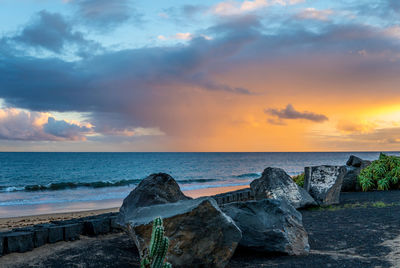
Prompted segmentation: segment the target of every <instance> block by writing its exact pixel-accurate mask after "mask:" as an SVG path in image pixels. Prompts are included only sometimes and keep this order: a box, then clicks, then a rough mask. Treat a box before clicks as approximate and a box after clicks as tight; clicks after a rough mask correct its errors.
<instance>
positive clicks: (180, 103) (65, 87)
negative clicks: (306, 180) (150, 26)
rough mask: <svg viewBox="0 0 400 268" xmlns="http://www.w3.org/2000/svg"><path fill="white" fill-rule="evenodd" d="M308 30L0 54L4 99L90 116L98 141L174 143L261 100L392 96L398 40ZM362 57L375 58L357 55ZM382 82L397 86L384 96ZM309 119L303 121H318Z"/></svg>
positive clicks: (239, 25)
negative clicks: (145, 133) (71, 54)
mask: <svg viewBox="0 0 400 268" xmlns="http://www.w3.org/2000/svg"><path fill="white" fill-rule="evenodd" d="M307 23H309V22H307V21H300V22H296V25H289V26H290V27H287V28H286V27H283V28H279V31H278V30H276V31H271V32H269V31H265V28H264V27H265V23H262V22H261V21H260V18H259V17H257V16H241V17H240V18H239V17H237V18H236V17H235V18H229V19H228V18H225V19H221V20H219V21H218V24H217V25H214V26H213V27H210V28H208V29H204V31H203V32H204V33H206V34H207V35H210V36H213V39H212V40H206V39H205V38H202V37H199V36H195V37H194V38H193V39H192V40H190V41H188V42H185V43H184V44H173V45H169V46H162V47H156V46H155V47H143V48H133V49H121V50H108V51H102V52H101V53H97V54H94V55H91V56H90V57H86V58H82V59H79V60H75V61H65V60H62V59H59V58H36V57H28V56H25V55H24V54H23V51H19V52H18V53H14V54H13V53H10V51H13V50H10V49H8V48H7V47H2V46H1V45H0V58H1V59H2V60H1V62H0V73H1V74H2V75H1V76H0V98H3V99H4V100H5V102H6V103H7V104H8V105H10V106H12V107H18V108H25V109H29V110H32V111H38V112H42V111H59V112H66V111H76V112H87V113H89V116H88V120H89V122H90V123H91V124H92V125H93V126H95V133H106V129H109V130H110V131H114V132H116V133H122V132H123V131H124V130H128V131H129V130H132V129H135V128H139V127H142V128H157V127H158V128H159V129H160V131H161V132H163V133H165V134H166V135H175V136H177V135H180V134H181V133H187V132H189V131H190V129H195V130H196V132H197V133H203V132H202V130H203V129H205V125H206V126H210V125H211V124H212V126H213V127H215V128H217V127H218V126H219V125H220V123H221V122H223V120H226V116H229V114H228V115H227V113H228V112H227V111H224V109H222V108H221V107H223V106H224V105H227V106H229V107H234V106H240V105H241V103H248V102H250V100H253V101H255V102H256V101H257V100H262V98H264V97H263V96H266V95H269V96H274V95H275V94H276V95H278V94H286V96H295V94H299V93H300V92H301V94H302V95H303V94H304V96H307V95H308V96H309V95H312V96H315V95H318V96H319V97H321V98H324V97H326V98H328V97H327V96H326V95H329V96H333V95H335V96H341V94H343V96H348V95H349V94H351V96H357V101H359V100H360V99H363V98H364V99H365V98H369V96H371V95H370V94H375V93H374V92H377V90H376V88H379V89H380V90H379V94H381V96H392V95H393V93H395V90H396V87H394V86H393V85H395V84H396V81H398V80H396V79H398V73H399V70H400V62H396V61H391V60H392V59H393V58H394V57H395V56H396V55H398V54H399V53H400V48H399V46H398V39H395V38H393V37H391V36H389V35H387V34H386V33H385V32H384V29H382V28H379V27H371V26H365V25H357V24H346V25H338V24H330V25H326V24H323V25H322V26H320V28H318V31H315V30H314V29H308V28H307V25H308V24H307ZM363 49H365V51H367V52H368V54H367V55H372V56H367V57H362V56H360V55H359V54H358V53H357V51H361V50H363ZM383 52H384V53H383ZM383 77H384V78H385V79H382V78H383ZM338 78H340V79H338ZM384 81H391V83H393V85H391V86H382V87H380V86H379V85H380V84H379V83H384ZM354 84H357V85H362V87H361V86H360V87H352V86H351V85H354ZM349 85H350V86H351V92H349V90H348V86H349ZM378 86H379V87H378ZM263 94H264V95H263ZM344 94H346V95H344ZM376 94H378V93H376ZM254 96H257V97H256V98H255V97H254ZM292 101H293V100H288V102H292ZM260 103H261V101H260ZM206 104H208V105H210V106H212V107H213V109H214V110H213V109H211V108H208V107H207V108H205V105H206ZM289 108H290V107H289ZM238 109H239V108H238ZM257 109H260V108H259V107H257ZM292 109H293V111H292V112H294V113H295V114H296V113H297V116H299V114H300V115H302V114H303V117H304V113H306V112H298V111H296V110H295V109H294V108H293V107H292ZM205 110H206V111H205ZM285 111H286V112H288V107H286V108H285V109H275V112H277V113H279V112H282V113H284V112H285ZM289 112H290V109H289ZM310 114H311V115H314V117H313V116H311V118H313V119H308V120H314V121H318V120H320V121H324V117H318V116H323V115H318V114H313V113H310V112H308V116H310ZM315 115H316V116H317V117H315ZM306 116H307V113H306ZM271 118H272V119H275V123H282V122H279V120H278V119H279V117H278V116H271ZM303 119H305V118H303ZM281 120H283V121H286V120H287V119H284V118H283V119H281ZM283 123H284V122H283ZM210 128H211V127H210ZM208 130H209V129H208ZM192 132H195V131H194V130H193V131H192ZM210 132H211V131H209V132H208V133H210ZM208 133H207V134H208ZM198 135H200V134H198ZM204 135H206V134H204ZM209 135H211V134H209Z"/></svg>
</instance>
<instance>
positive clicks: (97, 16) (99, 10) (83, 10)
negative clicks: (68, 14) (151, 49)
mask: <svg viewBox="0 0 400 268" xmlns="http://www.w3.org/2000/svg"><path fill="white" fill-rule="evenodd" d="M68 2H69V3H70V4H71V5H73V6H75V7H76V8H77V12H78V15H79V17H80V18H81V19H82V20H83V21H84V22H85V23H86V24H87V25H90V26H94V27H97V28H99V29H101V30H105V29H106V30H107V29H110V28H114V27H116V26H118V25H120V24H122V23H125V22H127V21H128V20H129V19H132V18H133V19H134V20H135V21H136V23H138V22H139V21H141V17H142V15H141V14H139V13H138V12H136V10H135V9H134V8H132V6H131V4H130V1H129V0H112V1H110V0H70V1H68Z"/></svg>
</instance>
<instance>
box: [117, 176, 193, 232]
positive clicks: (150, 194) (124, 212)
mask: <svg viewBox="0 0 400 268" xmlns="http://www.w3.org/2000/svg"><path fill="white" fill-rule="evenodd" d="M189 199H191V198H190V197H187V196H185V195H184V194H183V193H182V191H181V189H180V187H179V185H178V184H177V183H176V181H175V180H174V179H173V178H172V177H171V176H170V175H168V174H165V173H158V174H152V175H150V176H148V177H147V178H145V179H143V180H142V181H141V182H140V183H139V185H138V186H137V187H136V188H135V189H133V191H131V192H130V194H129V195H128V196H127V197H126V198H125V199H124V202H123V204H122V206H121V208H120V210H119V214H118V218H117V223H118V224H120V225H122V226H123V224H124V223H125V222H126V219H127V218H131V217H130V215H131V213H132V211H133V210H135V209H136V208H138V207H146V206H151V205H157V204H166V203H172V202H177V201H179V200H189Z"/></svg>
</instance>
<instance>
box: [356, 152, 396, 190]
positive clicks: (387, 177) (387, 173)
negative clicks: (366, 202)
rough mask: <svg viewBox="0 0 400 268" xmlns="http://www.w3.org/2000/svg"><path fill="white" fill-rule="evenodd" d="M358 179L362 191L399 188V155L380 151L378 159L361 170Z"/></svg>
mask: <svg viewBox="0 0 400 268" xmlns="http://www.w3.org/2000/svg"><path fill="white" fill-rule="evenodd" d="M358 181H359V183H360V185H361V187H362V189H363V191H369V190H389V189H399V188H400V187H399V186H400V157H397V156H390V155H385V154H383V153H381V154H380V156H379V159H378V160H375V161H373V162H372V163H371V165H369V166H368V167H366V168H364V169H363V170H361V172H360V175H358Z"/></svg>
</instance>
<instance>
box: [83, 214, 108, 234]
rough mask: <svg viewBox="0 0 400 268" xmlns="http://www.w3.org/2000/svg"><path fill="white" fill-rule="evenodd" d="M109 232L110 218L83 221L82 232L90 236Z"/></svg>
mask: <svg viewBox="0 0 400 268" xmlns="http://www.w3.org/2000/svg"><path fill="white" fill-rule="evenodd" d="M109 232H110V219H109V218H99V219H91V220H87V221H85V222H84V233H85V234H87V235H91V236H96V235H99V234H107V233H109Z"/></svg>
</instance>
